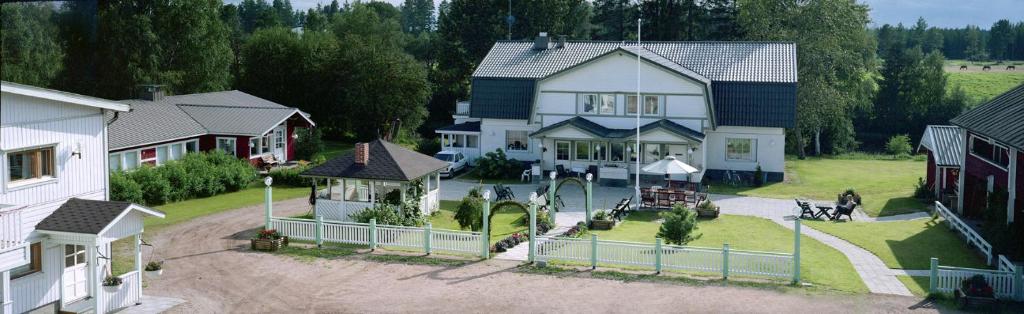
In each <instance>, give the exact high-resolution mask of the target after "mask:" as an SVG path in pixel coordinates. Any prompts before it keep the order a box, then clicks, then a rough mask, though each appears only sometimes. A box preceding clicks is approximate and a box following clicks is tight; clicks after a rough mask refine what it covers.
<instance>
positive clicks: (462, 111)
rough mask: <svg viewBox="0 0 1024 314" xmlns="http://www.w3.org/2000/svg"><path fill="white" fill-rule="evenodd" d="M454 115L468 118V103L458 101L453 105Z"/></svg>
mask: <svg viewBox="0 0 1024 314" xmlns="http://www.w3.org/2000/svg"><path fill="white" fill-rule="evenodd" d="M455 115H456V116H469V101H459V102H456V103H455Z"/></svg>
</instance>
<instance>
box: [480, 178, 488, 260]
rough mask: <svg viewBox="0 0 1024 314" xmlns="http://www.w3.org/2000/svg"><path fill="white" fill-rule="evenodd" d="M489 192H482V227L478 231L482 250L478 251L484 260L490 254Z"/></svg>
mask: <svg viewBox="0 0 1024 314" xmlns="http://www.w3.org/2000/svg"><path fill="white" fill-rule="evenodd" d="M490 218H491V190H484V208H483V219H484V223H483V227H482V228H481V229H480V238H482V240H481V242H483V243H482V244H481V245H482V246H483V250H481V251H480V257H482V258H484V259H486V258H488V257H490V253H491V250H490V249H491V244H490V242H491V232H490V231H491V219H490Z"/></svg>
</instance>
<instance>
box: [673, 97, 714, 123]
mask: <svg viewBox="0 0 1024 314" xmlns="http://www.w3.org/2000/svg"><path fill="white" fill-rule="evenodd" d="M665 99H666V100H665V103H666V105H665V110H666V112H665V115H666V116H668V117H693V118H699V119H704V118H707V116H708V105H707V103H705V102H704V96H683V95H668V96H666V97H665Z"/></svg>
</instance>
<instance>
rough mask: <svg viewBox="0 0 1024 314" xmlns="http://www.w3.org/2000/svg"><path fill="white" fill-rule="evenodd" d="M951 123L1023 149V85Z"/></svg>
mask: <svg viewBox="0 0 1024 314" xmlns="http://www.w3.org/2000/svg"><path fill="white" fill-rule="evenodd" d="M949 122H950V123H952V124H955V125H959V126H961V127H963V128H965V129H967V130H969V131H971V132H972V133H977V134H981V135H984V136H987V137H991V138H993V139H995V140H996V141H999V142H1001V143H1004V144H1007V145H1010V146H1013V147H1016V148H1017V149H1021V150H1024V84H1021V85H1018V86H1017V87H1015V88H1013V89H1011V90H1010V91H1008V92H1006V93H1003V94H1002V95H999V96H996V98H993V99H992V100H990V101H988V102H986V103H984V104H981V105H978V107H975V108H974V109H972V110H971V111H968V112H966V113H964V114H961V115H960V116H959V117H956V118H953V119H952V120H949Z"/></svg>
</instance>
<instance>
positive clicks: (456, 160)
mask: <svg viewBox="0 0 1024 314" xmlns="http://www.w3.org/2000/svg"><path fill="white" fill-rule="evenodd" d="M434 158H437V159H440V160H441V161H444V162H447V163H448V169H445V170H442V171H441V175H442V176H445V177H448V178H451V177H453V176H455V173H456V172H459V171H462V170H463V169H466V162H467V160H466V156H464V155H462V153H460V152H453V151H450V150H445V151H441V152H439V153H437V154H436V155H434Z"/></svg>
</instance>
